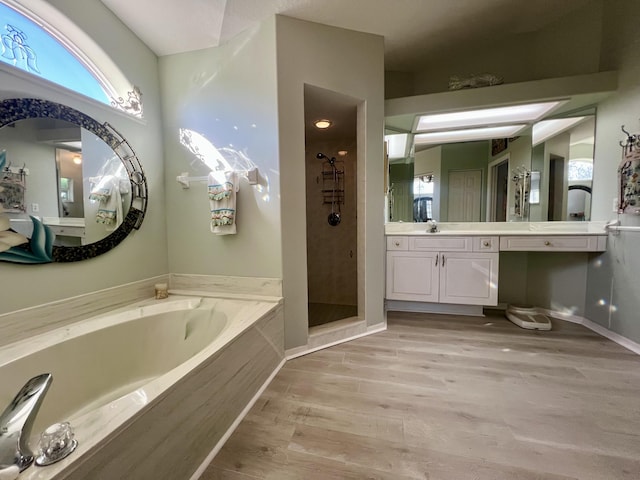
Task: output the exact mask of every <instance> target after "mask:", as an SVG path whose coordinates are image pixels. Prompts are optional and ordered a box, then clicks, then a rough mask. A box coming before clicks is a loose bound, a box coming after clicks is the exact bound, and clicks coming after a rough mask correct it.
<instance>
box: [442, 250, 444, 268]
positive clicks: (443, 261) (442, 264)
mask: <svg viewBox="0 0 640 480" xmlns="http://www.w3.org/2000/svg"><path fill="white" fill-rule="evenodd" d="M442 266H443V267H444V253H443V254H442Z"/></svg>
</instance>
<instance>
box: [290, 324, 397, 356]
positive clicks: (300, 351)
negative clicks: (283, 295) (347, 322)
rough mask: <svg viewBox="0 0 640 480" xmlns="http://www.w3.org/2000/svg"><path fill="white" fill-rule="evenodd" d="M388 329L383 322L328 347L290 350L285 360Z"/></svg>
mask: <svg viewBox="0 0 640 480" xmlns="http://www.w3.org/2000/svg"><path fill="white" fill-rule="evenodd" d="M386 329H387V322H386V321H385V322H383V323H380V324H377V325H372V326H370V327H368V328H367V331H366V332H363V333H359V334H358V335H352V336H350V337H345V338H341V339H340V340H335V341H333V342H330V343H327V344H326V345H319V346H317V347H312V348H310V347H309V346H308V345H302V346H300V347H295V348H290V349H289V350H286V351H285V352H284V354H285V358H286V359H287V360H292V359H294V358H297V357H301V356H303V355H307V354H309V353H313V352H317V351H318V350H323V349H325V348H329V347H333V346H334V345H339V344H341V343H345V342H350V341H351V340H355V339H356V338H361V337H366V336H368V335H373V334H374V333H378V332H384V331H385V330H386Z"/></svg>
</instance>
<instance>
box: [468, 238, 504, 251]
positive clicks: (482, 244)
mask: <svg viewBox="0 0 640 480" xmlns="http://www.w3.org/2000/svg"><path fill="white" fill-rule="evenodd" d="M499 246H500V240H499V237H473V251H474V252H497V251H498V249H499V248H498V247H499Z"/></svg>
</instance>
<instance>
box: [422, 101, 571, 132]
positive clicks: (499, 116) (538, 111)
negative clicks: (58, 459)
mask: <svg viewBox="0 0 640 480" xmlns="http://www.w3.org/2000/svg"><path fill="white" fill-rule="evenodd" d="M561 103H563V102H545V103H529V104H525V105H510V106H507V107H494V108H481V109H478V110H466V111H462V112H449V113H437V114H433V115H422V116H420V117H419V118H418V125H417V127H416V131H418V132H428V131H433V130H444V129H449V128H468V127H479V126H481V125H497V124H503V123H520V122H533V121H537V120H539V119H541V118H542V117H543V116H544V115H546V114H547V113H549V112H550V111H551V110H553V109H554V108H556V107H557V106H558V105H560V104H561Z"/></svg>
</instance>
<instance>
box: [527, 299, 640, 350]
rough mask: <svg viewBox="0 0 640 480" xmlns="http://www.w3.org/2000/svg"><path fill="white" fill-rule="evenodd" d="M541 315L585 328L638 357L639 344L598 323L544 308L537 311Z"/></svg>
mask: <svg viewBox="0 0 640 480" xmlns="http://www.w3.org/2000/svg"><path fill="white" fill-rule="evenodd" d="M538 310H539V311H540V312H541V313H544V314H545V315H549V316H551V317H555V318H560V319H562V320H566V321H567V322H572V323H577V324H580V325H583V326H585V327H587V328H588V329H589V330H591V331H593V332H596V333H597V334H599V335H602V336H603V337H605V338H608V339H609V340H611V341H612V342H615V343H617V344H618V345H620V346H622V347H624V348H626V349H627V350H631V351H632V352H633V353H636V354H638V355H640V344H639V343H636V342H634V341H633V340H630V339H628V338H627V337H623V336H622V335H620V334H619V333H616V332H612V331H611V330H609V329H608V328H606V327H603V326H602V325H600V324H599V323H596V322H594V321H592V320H589V319H588V318H584V317H581V316H580V315H572V314H568V313H561V312H556V311H554V310H549V309H546V308H539V309H538Z"/></svg>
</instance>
